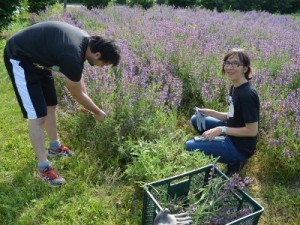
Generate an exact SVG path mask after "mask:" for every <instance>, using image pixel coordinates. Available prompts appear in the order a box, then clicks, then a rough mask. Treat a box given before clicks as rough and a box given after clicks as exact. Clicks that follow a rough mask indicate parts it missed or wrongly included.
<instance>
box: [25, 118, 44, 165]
mask: <svg viewBox="0 0 300 225" xmlns="http://www.w3.org/2000/svg"><path fill="white" fill-rule="evenodd" d="M45 120H46V118H45V117H42V118H38V119H29V120H28V126H29V137H30V141H31V144H32V147H33V149H34V151H35V154H36V156H37V158H38V162H39V163H41V162H45V161H47V152H46V148H45V135H44V124H45Z"/></svg>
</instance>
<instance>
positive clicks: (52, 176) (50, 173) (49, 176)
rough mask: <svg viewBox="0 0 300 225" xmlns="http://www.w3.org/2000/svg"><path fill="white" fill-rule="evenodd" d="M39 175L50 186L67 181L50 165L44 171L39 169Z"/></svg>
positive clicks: (59, 184) (57, 185)
mask: <svg viewBox="0 0 300 225" xmlns="http://www.w3.org/2000/svg"><path fill="white" fill-rule="evenodd" d="M37 176H38V178H41V179H42V180H43V181H45V182H46V183H48V184H49V185H50V186H56V187H59V186H61V185H63V184H64V183H65V179H64V178H62V177H61V176H60V175H59V174H57V173H56V172H55V171H54V170H53V169H52V167H50V166H48V167H46V168H45V169H44V171H42V172H41V171H39V170H38V174H37Z"/></svg>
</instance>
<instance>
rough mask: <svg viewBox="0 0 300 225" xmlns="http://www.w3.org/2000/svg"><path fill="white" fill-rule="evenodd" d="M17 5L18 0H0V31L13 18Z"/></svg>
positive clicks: (18, 4)
mask: <svg viewBox="0 0 300 225" xmlns="http://www.w3.org/2000/svg"><path fill="white" fill-rule="evenodd" d="M19 6H20V0H10V1H7V0H0V31H1V30H2V29H3V28H5V27H6V26H7V25H8V24H9V23H10V22H11V21H12V20H13V17H14V15H15V14H14V12H15V11H16V9H17V8H18V7H19Z"/></svg>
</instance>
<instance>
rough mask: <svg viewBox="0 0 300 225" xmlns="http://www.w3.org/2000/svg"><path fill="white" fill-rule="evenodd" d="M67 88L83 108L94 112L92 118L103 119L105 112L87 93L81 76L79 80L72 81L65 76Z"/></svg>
mask: <svg viewBox="0 0 300 225" xmlns="http://www.w3.org/2000/svg"><path fill="white" fill-rule="evenodd" d="M65 80H66V84H67V88H68V90H69V91H70V93H71V95H72V97H73V98H74V99H75V100H76V101H77V102H78V103H79V104H80V105H82V106H83V107H84V108H86V109H87V110H89V111H91V112H93V113H94V118H95V119H96V120H98V121H103V120H104V118H105V116H106V114H105V112H103V111H102V110H101V109H100V108H99V107H98V106H97V105H96V104H95V103H94V102H93V100H92V99H91V98H90V97H89V96H88V95H87V93H86V89H85V85H84V82H83V78H81V80H80V81H78V82H74V81H71V80H70V79H69V78H67V77H65Z"/></svg>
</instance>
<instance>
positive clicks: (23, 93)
mask: <svg viewBox="0 0 300 225" xmlns="http://www.w3.org/2000/svg"><path fill="white" fill-rule="evenodd" d="M10 62H11V64H12V67H13V74H14V77H15V82H16V86H17V89H18V92H19V95H20V97H21V99H22V102H23V107H24V108H25V110H26V112H27V116H28V119H37V115H36V112H35V109H34V107H33V104H32V101H31V98H30V96H29V92H28V89H27V85H26V79H25V73H24V69H23V68H22V67H21V66H20V65H19V63H20V61H17V60H14V59H10Z"/></svg>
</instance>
